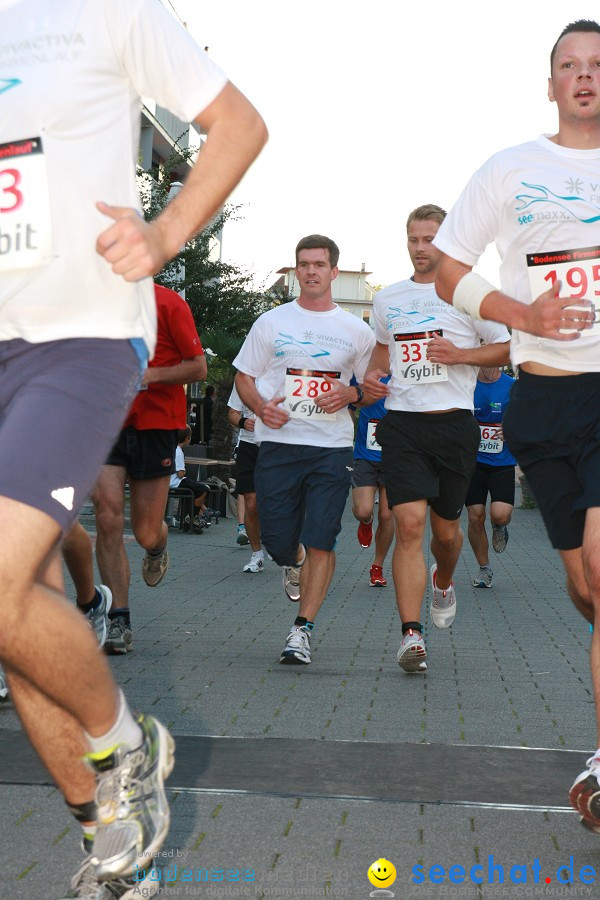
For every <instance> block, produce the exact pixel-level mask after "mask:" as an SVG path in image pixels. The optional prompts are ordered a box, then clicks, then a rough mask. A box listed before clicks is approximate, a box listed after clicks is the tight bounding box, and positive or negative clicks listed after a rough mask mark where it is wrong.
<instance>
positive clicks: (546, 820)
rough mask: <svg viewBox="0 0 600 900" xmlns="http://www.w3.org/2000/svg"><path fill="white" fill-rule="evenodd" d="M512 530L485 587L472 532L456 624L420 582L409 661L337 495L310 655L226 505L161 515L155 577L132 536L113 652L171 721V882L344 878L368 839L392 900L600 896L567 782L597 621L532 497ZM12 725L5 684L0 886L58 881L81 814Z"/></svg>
mask: <svg viewBox="0 0 600 900" xmlns="http://www.w3.org/2000/svg"><path fill="white" fill-rule="evenodd" d="M517 502H518V500H517ZM509 530H510V540H509V543H508V547H507V550H506V552H505V553H504V554H502V555H500V556H496V555H495V554H493V556H494V558H493V560H492V565H493V567H494V586H493V588H492V589H490V590H476V589H473V588H472V587H471V586H470V585H471V581H472V578H473V576H474V574H475V572H476V571H477V565H476V563H475V559H474V557H473V555H472V552H471V550H470V547H469V546H468V544H467V542H466V539H465V543H466V548H465V549H464V551H463V554H462V557H461V559H460V561H459V565H458V568H457V573H456V579H455V584H456V591H457V597H458V614H457V618H456V621H455V623H454V625H453V626H452V628H451V629H449V630H447V631H437V630H436V629H435V628H434V627H433V626H432V624H431V622H430V620H429V618H428V600H429V591H428V597H427V604H426V605H424V610H423V621H426V622H427V625H426V632H425V637H426V643H427V649H428V653H429V660H428V662H429V669H428V671H427V673H426V674H424V675H420V674H419V675H406V674H405V673H403V672H402V671H401V670H400V669H399V668H398V666H397V664H396V652H397V650H398V646H399V643H400V638H401V632H400V625H399V619H398V614H397V612H396V607H395V602H394V595H393V589H392V587H391V586H389V587H387V588H382V589H378V588H372V587H370V585H369V583H368V570H369V565H370V563H371V562H372V557H371V552H370V550H361V549H360V547H359V546H358V543H357V540H356V523H355V522H354V520H353V518H352V515H351V512H350V505H349V504H348V507H347V510H346V513H345V517H344V529H343V531H342V534H341V535H340V538H339V541H338V558H337V571H336V575H335V578H334V581H333V585H332V589H331V591H330V594H329V596H328V598H327V600H326V601H325V604H324V607H323V609H322V611H321V614H320V615H319V618H318V621H317V626H316V628H315V632H314V638H313V640H312V646H313V648H314V654H313V663H312V665H311V666H309V667H307V668H304V667H303V668H296V667H284V666H280V665H279V664H278V658H279V653H280V651H281V649H282V646H283V643H284V640H285V637H286V634H287V632H288V630H289V627H290V625H291V624H292V622H293V618H294V616H295V606H294V605H293V604H291V603H290V602H289V601H288V600H287V599H286V598H285V596H284V594H283V591H282V587H281V575H280V570H279V569H278V568H277V567H276V566H275V565H274V563H272V562H269V561H267V563H266V566H265V572H264V573H262V574H258V575H250V574H242V567H243V565H244V564H245V562H247V560H248V558H249V555H250V553H249V548H247V547H243V548H239V547H238V546H237V545H236V543H235V522H234V521H233V520H232V519H224V520H221V522H220V524H219V525H213V526H212V527H211V528H210V530H209V531H207V532H205V533H204V534H203V535H196V536H191V535H185V534H179V533H175V532H172V533H171V534H170V537H169V552H170V557H171V568H170V571H169V573H168V574H167V576H166V578H165V581H164V582H163V583H162V584H161V585H160V586H159V587H158V588H156V589H154V590H151V589H148V588H147V587H146V586H145V585H144V584H143V582H142V579H141V574H140V566H141V559H142V551H141V550H140V548H139V547H137V545H136V544H135V542H133V541H132V540H130V541H129V542H128V544H127V547H128V552H129V553H130V556H131V560H132V572H133V578H132V592H131V606H132V612H133V628H134V652H133V653H131V654H129V655H128V656H127V657H113V658H112V665H113V668H114V671H115V675H116V678H117V680H118V681H119V683H120V684H122V685H123V687H124V688H125V690H126V692H127V696H128V699H129V700H130V702H131V704H132V705H133V706H135V707H138V708H140V709H143V710H146V711H148V712H151V713H153V714H156V715H158V716H159V717H160V718H161V719H162V720H163V721H164V722H165V723H166V724H168V725H169V727H170V728H171V729H172V731H173V733H174V734H175V736H176V737H179V749H178V757H177V764H176V768H175V772H174V773H173V776H172V778H171V780H170V782H169V788H170V795H171V799H172V801H173V803H172V812H173V816H172V827H171V832H170V834H169V837H168V840H167V843H166V844H165V848H164V850H163V855H162V857H161V859H160V860H159V862H160V863H161V864H162V865H163V869H162V875H161V878H162V879H163V880H167V879H171V878H175V877H177V879H178V880H177V881H176V882H173V881H168V883H167V884H166V887H165V888H164V891H163V894H164V896H165V897H173V898H175V897H177V898H179V897H187V896H195V897H205V896H206V897H211V896H212V897H244V896H249V897H257V898H260V897H264V898H266V897H347V898H351V900H359V898H363V897H369V895H370V892H371V891H373V886H372V885H371V884H370V882H369V881H368V879H367V869H368V868H369V866H370V864H371V863H372V862H373V861H374V860H376V859H378V858H380V857H383V858H385V859H387V860H389V861H391V862H392V863H393V864H394V866H395V867H396V870H397V879H396V881H395V882H394V883H393V884H391V885H389V886H388V887H387V889H388V890H389V891H390V892H392V893H393V894H394V895H395V897H396V898H402V900H409V898H410V900H413V898H426V900H430V898H437V897H440V898H442V897H461V898H463V897H464V898H471V897H473V898H496V897H515V898H517V897H524V896H528V897H529V896H533V897H553V896H569V897H598V896H600V887H598V884H600V836H596V835H593V834H591V833H589V832H586V831H584V830H583V829H582V828H580V826H579V825H578V823H577V817H576V816H575V814H574V813H573V812H572V811H569V808H568V804H567V792H568V788H569V786H570V783H571V781H572V780H573V778H574V777H575V776H576V775H577V774H578V773H579V772H580V771H581V769H582V763H583V762H584V761H585V758H586V755H588V754H589V751H592V750H593V749H594V748H595V728H594V711H593V699H592V694H591V686H590V677H589V671H588V668H589V663H588V647H589V633H588V629H587V625H586V624H585V623H584V622H583V620H582V619H581V618H580V617H579V616H578V614H577V613H576V612H575V610H574V609H573V608H572V606H571V604H570V602H569V601H568V599H567V597H566V594H565V591H564V586H563V581H564V579H563V575H562V567H561V565H560V561H559V559H558V556H557V555H556V554H555V553H554V551H552V549H551V547H550V545H549V543H548V541H547V538H546V535H545V532H544V529H543V526H542V523H541V519H540V517H539V514H538V512H537V511H536V510H522V509H516V510H515V514H514V517H513V523H512V525H511V526H510V529H509ZM384 572H385V573H386V574H387V575H388V578H389V579H390V582H391V575H390V572H389V560H388V561H387V564H386V567H385V568H384ZM18 729H19V725H18V722H17V718H16V715H15V713H14V710H13V708H12V704H10V703H9V704H2V705H0V748H1V749H0V753H1V754H2V755H1V757H0V758H2V760H3V763H2V767H1V769H0V829H1V832H2V835H3V837H2V844H3V848H4V851H5V852H4V853H3V860H4V863H3V867H2V873H3V876H4V877H3V878H2V880H1V881H0V898H7V900H8V898H10V900H51V898H56V897H60V896H62V895H63V893H64V891H65V889H66V886H67V884H68V881H69V878H70V876H71V874H72V873H73V871H74V870H75V868H76V866H77V864H78V862H79V860H80V851H79V848H78V845H77V842H78V839H79V834H78V828H77V827H76V825H75V824H74V821H73V820H72V819H71V817H70V816H69V814H68V813H67V811H66V809H65V807H64V804H63V802H62V800H61V798H60V795H59V794H58V793H57V792H56V790H55V789H54V788H53V787H51V786H50V784H49V780H48V778H47V776H45V775H44V773H43V772H42V770H41V769H40V767H39V765H38V764H37V763H36V761H35V760H34V758H33V757H32V756H31V754H30V753H29V751H28V749H27V746H26V744H25V742H24V740H23V738H22V736H21V735H20V734H19V733H18ZM169 854H170V855H169ZM490 857H492V859H491V860H490ZM571 857H573V860H572V868H573V880H572V886H571V887H570V888H567V887H565V886H563V885H562V884H561V883H560V879H559V878H557V869H559V867H560V866H569V865H570V864H571ZM536 859H537V860H539V866H538V868H537V869H535V868H533V866H534V864H535V860H536ZM435 865H437V866H441V867H443V869H439V868H438V869H434V870H433V872H432V873H431V877H430V868H431V867H432V866H435ZM478 865H481V867H482V868H481V869H479V868H476V869H474V870H473V871H472V873H471V874H469V872H470V870H471V869H472V867H473V866H475V867H477V866H478ZM452 866H459V867H462V870H461V869H456V868H455V869H453V870H452V877H450V875H449V870H450V868H451V867H452ZM493 866H497V867H501V868H496V869H495V870H493V869H492V868H491V867H493ZM514 866H520V867H521V869H519V870H517V869H513V870H512V875H511V867H514ZM583 866H589V867H592V868H593V869H594V871H595V873H598V875H597V876H596V877H595V880H594V881H593V882H592V883H587V884H586V883H584V880H583V879H588V882H589V881H590V879H591V877H592V876H591V874H590V870H589V869H588V870H584V872H583V873H582V876H580V872H581V869H582V867H583ZM413 867H421V868H417V869H416V870H415V871H414V872H413ZM461 871H462V875H461ZM536 871H537V883H536ZM501 875H502V877H503V879H504V883H499V881H500V876H501ZM559 875H560V876H561V877H563V879H566V878H568V877H569V873H568V871H567V869H565V870H561V872H559ZM157 877H158V875H157ZM461 877H462V878H463V881H462V883H459V882H460V879H461ZM435 879H437V881H438V883H434V880H435ZM477 879H480V880H481V883H479V884H478V883H476V880H477ZM546 879H551V880H550V882H549V883H547V882H546ZM419 880H420V881H421V883H418V882H419ZM519 880H520V881H521V883H520V884H517V883H515V882H517V881H519ZM492 881H493V882H494V883H493V884H491V883H490V882H492ZM139 896H140V897H141V896H143V894H142V893H141V891H140V892H139ZM161 896H162V895H161ZM378 896H380V897H384V896H387V895H385V894H382V893H380V894H379V895H378Z"/></svg>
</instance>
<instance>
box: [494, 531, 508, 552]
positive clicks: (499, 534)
mask: <svg viewBox="0 0 600 900" xmlns="http://www.w3.org/2000/svg"><path fill="white" fill-rule="evenodd" d="M507 544H508V528H507V527H506V525H492V547H493V548H494V550H495V551H496V553H504V551H505V550H506V545H507Z"/></svg>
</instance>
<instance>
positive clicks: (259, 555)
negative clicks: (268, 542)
mask: <svg viewBox="0 0 600 900" xmlns="http://www.w3.org/2000/svg"><path fill="white" fill-rule="evenodd" d="M252 558H253V559H264V558H265V554H264V553H263V552H262V550H253V551H252Z"/></svg>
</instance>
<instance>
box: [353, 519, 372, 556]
mask: <svg viewBox="0 0 600 900" xmlns="http://www.w3.org/2000/svg"><path fill="white" fill-rule="evenodd" d="M356 536H357V538H358V543H359V544H360V546H361V547H364V548H365V549H366V548H367V547H370V546H371V541H372V540H373V516H371V521H370V522H361V523H360V524H359V526H358V531H357V532H356Z"/></svg>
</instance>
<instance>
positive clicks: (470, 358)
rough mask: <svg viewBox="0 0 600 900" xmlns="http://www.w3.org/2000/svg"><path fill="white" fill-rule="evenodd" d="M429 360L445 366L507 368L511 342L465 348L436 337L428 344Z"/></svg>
mask: <svg viewBox="0 0 600 900" xmlns="http://www.w3.org/2000/svg"><path fill="white" fill-rule="evenodd" d="M427 359H428V360H429V361H430V362H434V363H441V364H442V365H444V366H483V367H484V368H493V367H494V366H505V365H507V363H508V362H509V359H510V341H503V342H501V343H496V344H483V345H482V346H480V347H464V348H463V347H456V346H455V345H454V344H453V343H452V341H450V340H448V338H444V337H439V335H436V336H435V337H433V338H432V339H431V340H430V341H429V342H428V343H427Z"/></svg>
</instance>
